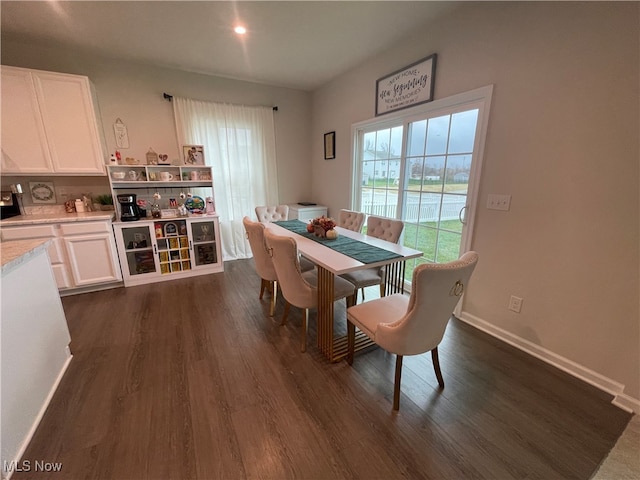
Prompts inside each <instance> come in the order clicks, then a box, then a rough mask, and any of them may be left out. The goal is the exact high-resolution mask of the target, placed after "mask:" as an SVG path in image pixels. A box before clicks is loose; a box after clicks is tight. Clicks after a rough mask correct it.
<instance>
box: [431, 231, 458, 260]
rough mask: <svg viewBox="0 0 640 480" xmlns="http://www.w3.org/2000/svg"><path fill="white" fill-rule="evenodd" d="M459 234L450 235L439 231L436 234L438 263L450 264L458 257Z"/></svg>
mask: <svg viewBox="0 0 640 480" xmlns="http://www.w3.org/2000/svg"><path fill="white" fill-rule="evenodd" d="M460 237H461V235H460V234H459V233H451V232H445V231H443V230H440V231H439V233H438V255H437V258H436V261H437V262H438V263H445V262H452V261H454V260H456V259H457V258H458V257H459V256H460Z"/></svg>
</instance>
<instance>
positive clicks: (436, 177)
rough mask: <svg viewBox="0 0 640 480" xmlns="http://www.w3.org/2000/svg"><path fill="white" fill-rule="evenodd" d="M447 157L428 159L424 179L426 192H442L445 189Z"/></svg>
mask: <svg viewBox="0 0 640 480" xmlns="http://www.w3.org/2000/svg"><path fill="white" fill-rule="evenodd" d="M444 166H445V157H428V158H427V159H426V161H425V167H424V172H423V173H424V174H423V177H422V190H423V191H424V192H442V190H443V188H444V180H445V176H444Z"/></svg>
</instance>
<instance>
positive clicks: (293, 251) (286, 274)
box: [264, 229, 354, 352]
mask: <svg viewBox="0 0 640 480" xmlns="http://www.w3.org/2000/svg"><path fill="white" fill-rule="evenodd" d="M264 236H265V240H266V244H267V248H268V249H269V250H270V254H271V259H272V261H273V266H274V268H275V270H276V273H277V275H278V281H279V282H280V289H281V290H282V295H283V296H284V298H285V300H286V301H287V305H286V306H285V313H284V315H283V317H282V324H284V323H285V322H286V320H287V314H288V311H289V305H293V306H295V307H298V308H301V309H302V338H301V341H300V351H301V352H305V351H306V349H307V324H308V321H309V309H311V308H317V306H318V275H317V273H316V272H315V271H308V272H302V271H301V270H300V262H299V259H298V258H299V257H298V246H297V244H296V241H295V240H294V239H293V238H290V237H285V236H280V235H276V234H275V233H273V232H271V231H270V230H269V229H267V230H265V232H264ZM353 293H354V287H353V285H352V284H351V283H349V282H347V281H346V280H342V279H341V278H340V277H336V278H335V279H334V297H333V299H334V301H335V300H340V299H342V298H346V299H347V307H349V306H350V303H349V302H350V301H349V299H350V298H352V296H353Z"/></svg>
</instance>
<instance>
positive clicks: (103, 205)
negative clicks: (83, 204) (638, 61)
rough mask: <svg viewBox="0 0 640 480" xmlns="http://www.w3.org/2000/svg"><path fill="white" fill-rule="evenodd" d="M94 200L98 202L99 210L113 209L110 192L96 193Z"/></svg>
mask: <svg viewBox="0 0 640 480" xmlns="http://www.w3.org/2000/svg"><path fill="white" fill-rule="evenodd" d="M96 200H97V201H98V203H99V204H100V210H113V197H112V196H111V194H110V193H107V194H105V195H98V196H97V198H96Z"/></svg>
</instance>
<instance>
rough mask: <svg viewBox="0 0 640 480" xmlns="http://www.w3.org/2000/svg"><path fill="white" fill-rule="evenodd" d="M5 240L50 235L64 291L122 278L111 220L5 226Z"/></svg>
mask: <svg viewBox="0 0 640 480" xmlns="http://www.w3.org/2000/svg"><path fill="white" fill-rule="evenodd" d="M1 233H2V240H3V241H4V240H7V241H8V240H27V239H33V238H50V239H52V240H53V242H52V244H51V245H50V246H49V248H48V253H49V258H50V260H51V267H52V269H53V274H54V277H55V279H56V284H57V286H58V289H59V290H60V293H61V294H67V293H74V291H76V290H78V289H81V288H82V291H88V290H91V289H93V287H100V288H102V287H104V286H109V285H110V284H113V283H115V282H120V281H121V280H122V274H121V272H120V265H119V263H118V253H117V250H116V246H115V241H114V238H113V231H112V228H111V222H110V221H108V220H100V221H88V222H68V223H50V224H38V225H25V226H17V227H13V226H11V227H9V226H5V227H3V228H2V232H1Z"/></svg>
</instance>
